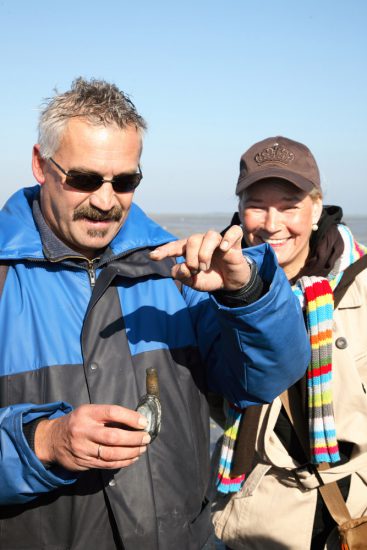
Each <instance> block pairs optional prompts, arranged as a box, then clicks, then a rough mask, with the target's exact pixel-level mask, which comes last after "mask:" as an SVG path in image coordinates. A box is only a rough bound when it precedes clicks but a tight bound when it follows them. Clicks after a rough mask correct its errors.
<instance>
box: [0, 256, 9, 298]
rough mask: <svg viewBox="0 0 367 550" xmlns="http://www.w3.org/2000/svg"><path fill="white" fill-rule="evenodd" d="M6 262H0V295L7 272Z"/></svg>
mask: <svg viewBox="0 0 367 550" xmlns="http://www.w3.org/2000/svg"><path fill="white" fill-rule="evenodd" d="M8 268H9V266H8V264H2V263H0V297H1V294H2V291H3V288H4V284H5V279H6V274H7V273H8Z"/></svg>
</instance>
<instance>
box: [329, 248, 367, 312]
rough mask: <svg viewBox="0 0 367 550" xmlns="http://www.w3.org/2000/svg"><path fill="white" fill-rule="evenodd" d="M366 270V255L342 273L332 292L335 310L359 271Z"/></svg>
mask: <svg viewBox="0 0 367 550" xmlns="http://www.w3.org/2000/svg"><path fill="white" fill-rule="evenodd" d="M366 268H367V254H366V255H364V256H362V258H360V259H359V260H357V261H356V262H354V264H351V265H350V266H349V267H347V269H346V270H345V271H344V273H343V276H342V278H341V279H340V281H339V284H338V286H337V287H336V289H335V291H334V308H336V307H337V306H338V305H339V303H340V301H341V299H342V298H343V296H344V294H345V293H346V292H347V290H348V288H349V287H350V285H351V284H352V283H353V281H354V279H355V278H356V277H357V275H358V274H359V273H361V271H363V270H364V269H366Z"/></svg>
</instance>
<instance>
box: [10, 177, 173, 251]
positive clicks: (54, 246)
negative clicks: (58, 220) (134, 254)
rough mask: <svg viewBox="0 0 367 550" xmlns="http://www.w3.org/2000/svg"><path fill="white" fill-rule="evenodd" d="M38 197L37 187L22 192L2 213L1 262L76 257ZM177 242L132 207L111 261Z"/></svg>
mask: <svg viewBox="0 0 367 550" xmlns="http://www.w3.org/2000/svg"><path fill="white" fill-rule="evenodd" d="M39 194H40V187H39V186H38V185H36V186H34V187H28V188H24V189H21V190H19V191H18V192H17V193H15V194H14V195H13V196H12V197H11V198H10V199H9V200H8V201H7V203H6V204H5V206H4V208H3V209H2V210H1V211H0V259H4V260H5V259H6V260H19V259H34V260H44V259H48V258H56V259H57V258H58V257H59V256H60V254H63V252H67V253H69V252H71V255H74V256H75V255H77V254H76V253H75V252H74V251H70V249H69V248H68V247H67V246H66V245H65V244H64V243H62V241H60V240H59V239H58V238H57V237H56V235H54V234H53V233H52V231H51V229H50V228H49V227H48V226H47V224H46V222H45V221H44V219H43V216H42V213H41V210H40V208H39V202H38V201H39ZM37 203H38V208H37ZM174 240H175V237H174V236H173V235H171V234H170V233H168V232H167V231H165V230H164V229H163V228H162V227H161V226H159V225H158V224H157V223H156V222H154V221H153V220H151V219H150V218H148V216H146V214H144V212H143V211H142V210H141V209H140V208H139V207H138V206H137V205H136V204H132V205H131V209H130V212H129V214H128V216H127V219H126V220H125V222H124V225H123V226H122V227H121V229H120V231H119V232H118V233H117V235H116V236H115V238H114V239H113V240H112V241H111V243H110V247H109V249H108V251H107V254H108V259H109V260H110V259H111V258H117V257H119V256H123V255H126V254H128V253H129V252H131V251H134V250H137V249H141V248H155V247H156V246H159V245H161V244H164V243H166V242H170V241H174ZM68 255H69V256H70V254H68Z"/></svg>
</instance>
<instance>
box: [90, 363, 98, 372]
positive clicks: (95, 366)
mask: <svg viewBox="0 0 367 550" xmlns="http://www.w3.org/2000/svg"><path fill="white" fill-rule="evenodd" d="M89 368H90V370H93V371H95V370H97V369H98V365H97V363H91V364H90V365H89Z"/></svg>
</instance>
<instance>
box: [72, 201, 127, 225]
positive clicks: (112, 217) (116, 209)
mask: <svg viewBox="0 0 367 550" xmlns="http://www.w3.org/2000/svg"><path fill="white" fill-rule="evenodd" d="M85 218H88V219H89V220H93V221H94V222H105V221H114V222H119V221H120V220H121V218H122V208H121V207H120V206H117V205H115V206H113V207H112V208H111V210H109V211H108V212H104V211H102V210H98V208H95V207H93V206H80V207H79V208H76V209H75V210H74V215H73V221H74V222H75V221H77V220H83V219H85Z"/></svg>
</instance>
